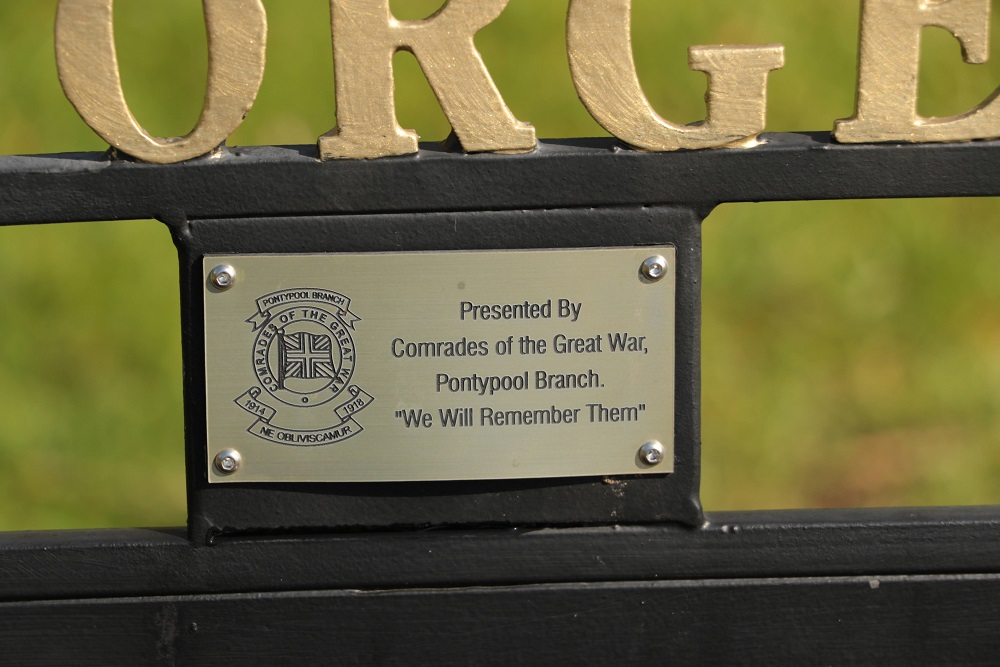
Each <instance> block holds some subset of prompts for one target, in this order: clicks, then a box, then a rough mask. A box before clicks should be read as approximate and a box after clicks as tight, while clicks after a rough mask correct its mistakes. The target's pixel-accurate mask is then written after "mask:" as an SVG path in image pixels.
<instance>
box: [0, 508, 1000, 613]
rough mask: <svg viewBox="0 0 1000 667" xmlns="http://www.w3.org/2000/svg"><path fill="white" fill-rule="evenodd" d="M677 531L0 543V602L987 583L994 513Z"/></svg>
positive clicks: (61, 537) (128, 532)
mask: <svg viewBox="0 0 1000 667" xmlns="http://www.w3.org/2000/svg"><path fill="white" fill-rule="evenodd" d="M709 519H710V521H709V523H708V524H707V525H705V526H703V527H700V528H685V527H682V526H679V525H662V526H606V527H589V528H563V529H537V530H531V529H515V528H508V529H482V530H468V529H465V530H429V531H416V532H413V531H408V532H396V533H393V532H370V533H364V532H359V533H353V534H351V533H341V534H326V535H315V536H303V535H296V536H287V537H280V536H275V537H270V538H267V537H254V538H246V539H242V538H231V539H219V540H218V541H217V542H216V544H215V545H213V546H211V547H203V546H202V547H198V546H195V545H193V544H192V543H191V542H189V541H188V540H187V539H186V537H185V532H184V531H183V530H182V529H180V528H178V529H170V530H153V529H120V530H92V531H58V532H28V533H7V534H3V535H0V563H2V566H0V602H12V601H18V600H44V599H50V600H51V599H80V598H110V597H128V596H136V597H138V596H150V595H194V594H208V593H211V594H222V593H243V592H249V591H254V592H269V591H270V592H278V591H304V590H336V589H364V590H383V589H406V588H414V589H417V588H460V587H464V586H512V585H534V584H562V583H586V582H597V581H605V582H610V581H614V582H626V581H633V582H634V581H669V580H694V579H697V580H709V579H739V578H768V577H833V576H840V577H842V576H873V577H875V576H881V575H960V574H975V573H987V572H990V573H1000V549H998V548H997V545H998V544H1000V507H963V508H923V509H856V510H796V511H785V512H737V513H720V514H712V515H709Z"/></svg>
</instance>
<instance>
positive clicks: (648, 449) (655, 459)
mask: <svg viewBox="0 0 1000 667" xmlns="http://www.w3.org/2000/svg"><path fill="white" fill-rule="evenodd" d="M663 457H664V451H663V445H661V444H660V443H658V442H657V441H656V440H651V441H650V442H647V443H646V444H645V445H643V446H642V447H640V448H639V459H640V460H641V461H642V462H643V463H645V464H646V465H650V466H655V465H659V464H661V463H663Z"/></svg>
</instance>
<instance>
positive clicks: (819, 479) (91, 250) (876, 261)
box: [0, 0, 1000, 530]
mask: <svg viewBox="0 0 1000 667" xmlns="http://www.w3.org/2000/svg"><path fill="white" fill-rule="evenodd" d="M265 4H266V6H267V9H268V12H269V21H270V40H269V47H268V69H267V73H266V75H265V80H264V85H263V88H262V90H261V93H260V97H259V100H258V102H257V105H256V106H255V108H254V109H253V111H252V112H251V113H250V115H249V116H248V118H247V120H246V123H245V124H244V125H243V127H241V128H240V129H239V130H238V131H237V132H236V134H235V135H234V136H233V137H232V138H231V140H230V144H242V145H250V144H286V143H292V144H295V143H313V142H315V140H316V138H317V137H318V136H319V135H320V134H322V133H324V132H326V131H328V130H329V129H330V128H331V127H332V126H333V125H334V123H335V108H334V99H333V65H332V56H331V47H330V38H329V24H328V8H327V5H326V2H325V0H265ZM439 4H440V3H439V2H434V1H433V0H393V8H394V10H395V11H396V12H397V15H398V16H399V17H400V18H420V17H422V16H426V15H427V14H429V13H431V12H432V11H433V10H434V9H436V7H437V6H438V5H439ZM994 4H996V3H994ZM55 6H56V0H7V1H6V2H4V3H2V4H0V153H3V154H17V153H52V152H61V151H81V150H84V151H87V150H89V151H101V150H104V149H105V148H106V146H105V145H104V144H103V143H102V141H101V140H100V139H99V138H98V137H97V136H96V135H94V134H93V133H92V132H91V131H90V130H89V129H88V128H87V127H86V126H85V125H84V123H83V122H82V121H81V120H80V119H79V118H78V117H77V116H76V114H75V112H74V111H73V109H72V108H71V107H70V105H69V103H68V102H67V101H66V100H65V98H64V97H63V95H62V92H61V89H60V87H59V83H58V79H57V76H56V72H55V65H54V56H53V44H52V24H53V18H54V14H55ZM566 6H567V2H566V0H511V2H510V5H509V7H508V9H507V10H506V12H505V13H504V15H503V16H502V17H501V18H500V19H499V20H498V21H497V22H496V23H495V24H494V25H492V26H490V27H488V28H487V29H486V30H484V31H483V32H482V33H481V34H480V35H479V37H478V38H477V43H478V45H479V47H480V49H481V51H482V53H483V55H484V58H485V60H486V62H487V64H488V66H489V68H490V71H491V72H492V74H493V76H494V78H495V80H496V83H497V85H498V87H499V88H500V90H501V91H502V93H503V95H504V97H505V99H506V100H507V102H508V104H509V106H510V107H511V109H512V110H513V112H514V113H515V115H516V116H517V117H518V118H520V119H522V120H526V121H529V122H531V123H533V124H534V125H535V126H536V128H537V129H538V135H539V136H540V137H571V136H598V135H603V134H604V132H603V131H602V130H601V128H600V127H598V126H597V125H596V124H595V123H594V122H593V121H592V120H591V119H590V118H589V116H588V115H587V113H586V111H585V110H584V108H583V107H582V105H581V104H580V103H579V102H578V101H577V99H576V96H575V93H574V90H573V86H572V82H571V80H570V76H569V71H568V65H567V61H566V55H565V33H564V23H565V14H566ZM634 13H635V17H634V26H635V36H634V47H635V51H636V60H637V63H638V65H639V68H640V76H641V79H642V81H643V85H644V86H645V88H646V91H647V94H648V96H649V98H650V100H651V102H652V103H653V104H654V105H655V106H656V108H657V109H658V110H659V111H660V113H661V114H662V115H664V116H665V117H668V118H670V119H671V120H674V121H675V122H691V121H694V120H697V119H699V118H701V117H703V114H704V103H703V95H704V85H705V80H704V76H703V75H702V74H698V73H692V72H689V71H688V70H687V66H686V63H687V58H686V50H687V47H688V46H690V45H693V44H713V43H767V42H781V43H784V44H785V46H786V58H787V62H788V64H787V66H786V68H785V69H784V70H782V71H780V72H777V73H775V74H774V75H773V76H772V79H771V85H770V105H769V124H768V130H769V131H791V130H829V129H830V128H832V126H833V122H834V120H835V119H837V118H844V117H848V116H850V115H851V112H852V110H853V100H854V85H855V83H854V82H855V73H854V71H855V63H856V56H855V53H856V43H857V21H858V2H857V0H809V2H802V1H801V0H699V1H698V2H686V3H685V2H662V1H660V0H634ZM995 13H996V8H995ZM116 21H117V28H118V30H117V40H118V46H119V55H120V60H121V63H122V70H123V71H122V75H123V78H124V84H125V88H126V93H127V95H128V99H129V103H130V105H131V106H132V109H133V111H134V112H135V114H136V116H137V117H138V118H139V119H140V121H141V122H142V123H143V124H144V125H145V126H146V127H147V128H148V129H149V130H150V131H152V132H154V133H157V134H160V135H164V136H169V135H180V134H185V133H186V132H188V131H189V130H190V128H191V127H192V126H193V125H194V123H195V122H196V120H197V117H198V114H199V110H200V106H201V98H202V94H203V87H204V78H205V69H206V63H205V38H204V28H203V24H202V18H201V3H200V2H198V0H118V1H117V2H116ZM998 27H1000V24H998V22H997V17H996V16H995V17H994V31H996V30H997V28H998ZM997 51H998V50H997V49H994V53H995V54H996V53H997ZM924 58H925V62H924V67H923V69H922V72H921V80H920V83H921V94H922V97H921V106H920V108H921V111H922V113H924V114H926V115H947V114H954V113H960V112H963V111H965V110H968V109H970V108H972V107H973V106H975V105H976V104H978V103H979V102H980V101H982V100H983V99H985V98H986V97H987V95H988V94H989V93H990V92H991V91H992V90H993V88H994V87H995V86H996V84H997V82H998V81H1000V63H997V62H992V63H991V64H988V65H984V66H969V65H965V64H964V63H962V62H961V58H960V51H959V48H958V43H957V42H956V41H955V40H954V39H953V38H951V37H950V36H948V35H947V34H945V33H944V32H943V31H941V30H937V29H934V30H928V31H926V41H925V46H924ZM396 64H397V90H398V97H399V100H398V116H399V118H400V121H401V124H402V125H403V126H405V127H413V128H416V129H417V130H418V131H419V132H420V134H421V136H422V137H423V138H424V139H425V140H437V139H441V138H443V137H444V136H445V135H446V134H447V132H448V127H447V123H446V121H445V119H444V118H443V116H442V114H441V112H440V109H439V108H438V106H437V105H436V103H435V102H434V99H433V96H432V95H431V93H430V91H429V88H428V87H427V84H426V81H425V80H424V79H423V77H422V76H421V74H420V71H419V69H418V68H417V67H416V65H415V64H414V61H413V59H412V58H411V57H410V56H408V55H405V54H403V55H400V56H398V57H397V60H396ZM707 177H709V178H710V177H711V175H708V176H707ZM332 187H335V184H332ZM998 213H1000V206H998V202H997V201H996V200H992V199H984V200H950V201H896V202H837V203H826V202H810V203H780V204H749V205H736V206H725V207H722V208H720V209H719V210H717V211H716V212H715V213H714V214H713V215H712V216H711V217H710V218H709V219H708V221H706V224H705V276H704V331H703V335H704V350H703V373H704V395H703V398H704V406H703V420H702V421H703V442H704V468H703V477H704V481H703V499H704V502H705V505H706V507H707V508H709V509H736V508H745V509H750V508H770V507H826V506H867V505H911V504H969V503H996V502H998V501H1000V491H998V490H997V484H996V480H997V479H998V478H1000V346H998V344H997V343H998V336H1000V266H998V262H997V258H998V257H1000V229H998V228H997V225H996V223H997V217H998ZM175 263H176V260H175V255H174V250H173V247H172V245H171V243H170V241H169V238H168V235H167V233H166V231H165V229H164V228H162V227H161V226H160V225H159V224H158V223H155V222H151V221H135V222H118V223H91V224H74V225H50V226H36V227H11V228H0V323H2V326H0V529H5V530H22V529H47V528H69V527H97V526H127V525H165V524H166V525H169V524H182V523H183V522H184V517H185V508H184V489H183V484H184V482H183V437H182V424H181V419H182V417H181V361H180V341H179V325H178V318H179V316H178V309H179V304H178V297H177V270H176V266H175Z"/></svg>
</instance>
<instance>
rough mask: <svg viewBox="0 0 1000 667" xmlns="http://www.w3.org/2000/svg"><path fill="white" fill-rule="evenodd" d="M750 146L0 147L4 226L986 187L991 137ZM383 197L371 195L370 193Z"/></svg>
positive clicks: (996, 164) (706, 202)
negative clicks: (2, 152)
mask: <svg viewBox="0 0 1000 667" xmlns="http://www.w3.org/2000/svg"><path fill="white" fill-rule="evenodd" d="M764 138H765V140H766V141H767V143H766V144H764V145H762V146H759V147H757V148H753V149H739V150H734V149H722V150H706V151H679V152H675V153H642V152H638V151H634V150H627V149H623V148H622V147H621V146H620V145H619V144H618V143H617V141H615V140H614V139H610V138H609V139H587V140H564V141H548V142H542V143H540V144H539V148H538V150H536V151H535V152H534V153H531V154H527V155H495V154H479V155H466V154H462V153H454V152H446V151H444V150H443V149H441V148H440V147H438V146H437V145H431V144H426V145H423V146H422V150H421V152H420V153H419V154H418V155H414V156H407V157H398V158H383V159H378V160H367V161H357V160H350V161H330V162H320V160H319V158H318V153H317V150H316V147H315V146H286V147H271V146H260V147H253V148H232V149H229V150H227V151H225V152H223V153H222V154H221V156H220V157H206V158H200V159H197V160H192V161H190V162H186V163H182V164H176V165H152V164H139V163H135V162H132V161H128V160H121V159H114V160H113V159H111V158H110V157H109V156H107V155H105V154H100V153H77V154H62V155H40V156H9V157H2V158H0V225H9V224H28V223H47V222H70V221H87V220H125V219H146V218H157V219H160V220H164V221H165V222H167V223H168V224H177V223H179V222H180V221H183V220H186V219H195V218H227V217H230V218H239V217H266V216H292V215H334V214H341V213H401V212H421V211H424V212H428V211H477V210H518V209H538V208H542V209H547V208H586V207H597V206H645V205H673V204H686V205H697V207H698V208H699V209H700V210H703V211H704V212H705V213H707V211H708V210H710V208H711V207H712V206H714V205H716V204H719V203H723V202H748V201H785V200H812V199H871V198H899V197H958V196H969V197H971V196H988V195H994V194H995V193H996V174H997V173H1000V151H998V150H997V147H998V146H1000V142H997V141H978V142H970V143H961V144H871V145H845V144H838V143H836V142H834V141H833V140H832V139H831V137H830V135H829V134H827V133H787V134H769V135H764ZM373 192H377V193H378V196H377V197H373V196H372V193H373Z"/></svg>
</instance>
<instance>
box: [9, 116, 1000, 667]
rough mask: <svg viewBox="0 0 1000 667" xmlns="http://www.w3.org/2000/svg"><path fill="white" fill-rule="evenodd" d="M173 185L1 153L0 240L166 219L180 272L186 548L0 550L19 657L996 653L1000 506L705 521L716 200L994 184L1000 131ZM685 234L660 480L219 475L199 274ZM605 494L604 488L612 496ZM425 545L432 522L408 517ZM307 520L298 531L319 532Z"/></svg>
mask: <svg viewBox="0 0 1000 667" xmlns="http://www.w3.org/2000/svg"><path fill="white" fill-rule="evenodd" d="M765 138H766V139H767V144H766V145H764V146H761V147H758V148H754V149H750V150H717V151H700V152H677V153H663V154H647V153H639V152H635V151H631V150H626V149H624V148H623V147H621V146H619V145H618V144H617V143H616V142H615V141H614V140H612V139H596V140H575V141H556V142H546V143H543V144H542V145H541V146H540V148H539V150H538V151H536V152H535V153H533V154H530V155H522V156H503V155H463V154H458V153H449V152H446V151H444V150H442V149H440V148H437V147H431V146H428V147H424V150H422V151H421V153H420V154H419V155H416V156H411V157H402V158H388V159H382V160H373V161H352V162H326V163H322V162H320V161H319V160H318V159H317V155H316V150H315V148H314V147H285V148H275V147H260V148H249V149H231V150H229V151H227V152H224V154H223V156H222V157H221V158H204V159H199V160H194V161H191V162H188V163H184V164H180V165H172V166H156V165H146V164H137V163H132V162H129V161H122V160H112V159H111V158H109V157H108V156H105V155H96V154H83V155H60V156H14V157H6V158H0V224H3V225H7V224H27V223H45V222H63V221H84V220H98V219H131V218H150V217H155V218H158V219H160V220H162V221H163V222H165V223H166V224H167V225H168V226H169V228H170V229H171V232H172V234H173V236H174V239H175V242H176V243H177V245H178V248H179V251H180V256H181V287H182V294H183V304H182V310H183V322H182V327H183V333H184V341H185V342H184V345H185V347H184V350H185V352H184V354H185V403H186V415H185V416H186V428H187V440H188V451H187V455H188V475H189V478H188V488H189V513H190V520H189V533H188V535H187V537H185V535H184V534H183V533H182V532H181V531H179V530H173V531H143V530H131V531H85V532H64V533H19V534H7V535H0V658H6V657H7V656H13V658H14V659H13V660H12V661H11V662H12V664H13V663H19V664H54V663H57V662H60V661H63V662H69V663H71V664H77V665H83V664H102V665H106V664H119V663H121V664H135V663H137V662H150V663H158V664H175V663H183V664H194V663H208V662H218V661H220V660H229V661H232V660H234V659H235V660H236V661H238V662H240V663H246V664H250V663H259V664H282V663H287V664H301V663H302V662H303V661H308V660H309V659H312V660H314V661H319V660H322V661H324V662H338V663H341V662H342V663H344V664H354V663H367V662H380V661H381V662H421V663H423V662H434V663H436V664H467V663H469V662H472V661H475V662H486V663H498V664H503V663H508V662H512V661H514V660H518V661H522V662H528V663H545V662H552V661H554V660H561V661H567V660H571V659H575V660H577V661H580V660H582V661H597V660H615V661H616V662H624V663H648V662H651V661H653V660H656V661H664V660H667V659H670V658H676V659H678V660H682V661H684V662H693V661H698V660H702V661H712V662H734V663H745V662H758V661H763V660H771V661H774V660H778V661H784V662H795V663H800V662H817V663H822V662H834V663H843V662H860V663H884V662H886V661H888V662H892V663H899V664H907V663H908V664H913V663H915V662H927V661H931V662H945V663H948V664H988V663H990V662H992V661H994V660H995V653H996V649H997V648H1000V646H998V644H1000V632H998V631H997V630H998V629H1000V628H997V627H996V626H997V625H998V622H997V621H996V620H994V616H995V614H992V613H990V612H992V611H993V610H994V609H995V608H996V605H997V602H1000V549H998V548H997V547H998V545H1000V543H998V537H1000V508H961V509H929V510H920V511H918V510H854V511H824V512H789V513H778V512H759V513H743V514H725V515H723V514H718V515H713V514H708V515H705V516H703V515H702V514H701V510H700V507H699V505H698V499H697V487H698V446H699V436H698V388H699V377H698V353H699V348H698V328H699V326H698V325H699V312H698V311H699V287H698V286H699V282H700V222H701V220H703V219H704V217H705V216H707V215H708V214H709V213H710V212H711V210H712V209H713V208H714V206H716V205H717V204H719V203H722V202H736V201H779V200H811V199H863V198H895V197H946V196H996V195H1000V180H998V178H997V174H1000V142H989V141H983V142H970V143H964V144H938V145H931V144H925V145H891V144H883V145H864V146H844V145H839V144H836V143H834V142H832V140H831V139H830V138H829V136H828V135H826V134H777V135H767V136H766V137H765ZM644 243H674V244H676V245H677V247H678V250H679V257H680V260H679V263H680V266H681V275H680V276H679V288H680V292H679V299H678V322H679V327H678V333H679V337H678V348H677V349H678V372H677V382H678V384H677V396H678V401H677V406H678V407H677V452H678V456H679V459H678V462H677V464H678V465H677V469H678V472H677V473H676V474H675V475H672V476H667V477H663V476H656V477H652V478H643V479H626V480H625V481H626V482H627V483H626V484H625V485H624V486H623V487H622V488H615V489H613V488H612V485H611V484H607V483H605V480H595V479H585V480H561V481H559V480H541V481H530V482H525V481H512V482H474V483H473V482H470V483H435V484H393V485H370V484H368V485H252V484H245V485H224V487H222V488H220V487H210V486H209V485H208V484H207V481H206V479H205V474H204V464H205V457H206V451H205V442H204V435H203V434H204V410H203V405H204V403H203V399H204V366H203V359H202V353H201V349H202V348H201V335H202V334H201V328H202V326H201V325H202V322H201V318H202V315H201V294H202V284H201V280H202V277H201V275H202V274H201V266H200V264H201V258H202V257H203V256H204V255H205V254H212V253H226V254H235V253H244V252H265V251H266V252H351V251H368V250H394V249H399V250H418V249H419V250H425V249H467V248H487V249H488V248H511V247H516V248H550V247H593V246H612V245H636V244H644ZM612 491H614V492H612ZM424 527H434V528H435V529H434V530H419V529H418V528H424ZM304 531H309V534H305V532H304Z"/></svg>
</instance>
